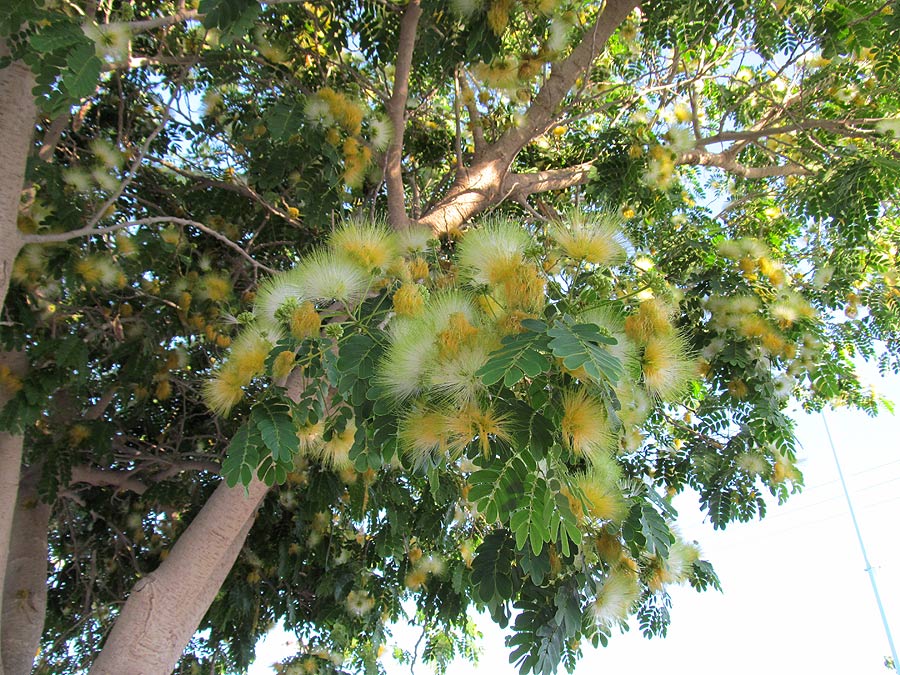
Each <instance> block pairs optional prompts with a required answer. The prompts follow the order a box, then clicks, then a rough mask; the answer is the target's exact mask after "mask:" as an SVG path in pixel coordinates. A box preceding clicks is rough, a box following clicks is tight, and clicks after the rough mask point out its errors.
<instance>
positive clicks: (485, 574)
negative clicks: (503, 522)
mask: <svg viewBox="0 0 900 675" xmlns="http://www.w3.org/2000/svg"><path fill="white" fill-rule="evenodd" d="M511 544H512V539H511V537H510V536H509V532H508V531H507V530H495V531H494V532H491V533H490V534H489V535H488V536H486V537H485V538H484V541H483V542H482V543H481V545H480V546H479V547H478V548H477V549H475V558H474V559H473V560H472V583H474V584H475V587H476V588H477V589H478V597H479V598H481V600H482V601H484V602H491V601H502V600H509V599H511V598H512V597H513V595H514V593H515V586H516V584H517V583H518V579H517V575H516V573H515V568H514V567H513V564H514V562H515V558H516V557H515V552H514V551H513V548H512V545H511Z"/></svg>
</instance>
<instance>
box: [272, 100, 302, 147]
mask: <svg viewBox="0 0 900 675" xmlns="http://www.w3.org/2000/svg"><path fill="white" fill-rule="evenodd" d="M303 119H304V115H303V107H302V106H301V105H300V104H298V103H293V104H290V103H277V104H275V105H274V106H273V107H272V109H271V110H270V111H269V115H268V123H267V124H266V127H267V128H268V130H269V134H270V135H271V137H272V138H273V139H274V140H276V141H286V140H287V139H288V138H290V136H291V135H292V134H294V133H297V131H298V130H299V129H300V125H301V123H302V121H303Z"/></svg>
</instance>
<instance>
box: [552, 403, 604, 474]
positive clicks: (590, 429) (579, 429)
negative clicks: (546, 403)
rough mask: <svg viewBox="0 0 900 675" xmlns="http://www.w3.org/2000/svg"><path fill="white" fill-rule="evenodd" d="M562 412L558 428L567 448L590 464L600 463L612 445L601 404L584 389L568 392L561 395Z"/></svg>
mask: <svg viewBox="0 0 900 675" xmlns="http://www.w3.org/2000/svg"><path fill="white" fill-rule="evenodd" d="M562 410H563V417H562V422H561V424H560V426H561V428H562V435H563V443H564V444H565V445H566V447H567V448H569V449H570V450H571V451H572V452H573V453H575V454H576V455H578V456H583V457H585V458H586V459H588V461H590V462H591V463H594V462H595V461H596V462H600V461H602V458H603V456H604V455H605V454H606V453H607V452H608V451H609V450H611V449H612V447H613V445H614V444H615V436H614V435H613V433H612V429H610V426H609V419H608V417H607V415H606V409H605V408H604V406H603V404H602V403H600V401H598V400H596V399H595V398H593V397H592V396H590V395H589V394H588V393H587V392H586V391H585V390H584V389H577V390H569V391H567V392H565V393H564V394H563V399H562Z"/></svg>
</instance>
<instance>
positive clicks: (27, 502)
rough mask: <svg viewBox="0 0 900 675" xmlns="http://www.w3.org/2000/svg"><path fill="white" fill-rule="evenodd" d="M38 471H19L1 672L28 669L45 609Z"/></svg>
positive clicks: (18, 674) (44, 509)
mask: <svg viewBox="0 0 900 675" xmlns="http://www.w3.org/2000/svg"><path fill="white" fill-rule="evenodd" d="M38 476H39V471H38V470H37V469H35V468H32V469H31V470H29V471H26V472H23V475H22V479H21V481H20V483H19V498H18V500H17V502H16V513H15V517H14V519H13V527H12V539H11V541H10V546H9V560H8V561H7V563H6V579H5V583H4V589H3V620H2V623H0V626H2V629H0V630H2V635H0V639H2V648H3V670H4V672H6V673H8V675H25V674H27V673H30V672H31V669H32V667H33V665H34V657H35V654H37V651H38V647H39V645H40V641H41V632H42V631H43V628H44V613H45V610H46V608H47V531H48V528H49V523H50V514H51V512H52V508H51V507H50V505H49V504H46V503H44V502H42V501H41V500H40V497H39V496H38V492H37V481H38Z"/></svg>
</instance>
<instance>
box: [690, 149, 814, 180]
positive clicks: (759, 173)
mask: <svg viewBox="0 0 900 675" xmlns="http://www.w3.org/2000/svg"><path fill="white" fill-rule="evenodd" d="M675 163H676V164H687V165H693V166H714V167H716V168H719V169H723V170H724V171H727V172H728V173H732V174H734V175H736V176H741V177H743V178H773V177H776V176H811V175H813V172H812V171H810V170H809V169H807V168H806V167H805V166H802V165H800V164H795V163H793V162H789V163H787V164H770V165H768V166H746V165H744V164H741V163H740V162H738V161H737V160H736V159H734V157H732V156H731V155H730V154H728V153H713V152H706V151H704V150H691V151H689V152H685V153H682V154H681V155H680V156H679V157H678V158H677V159H676V160H675Z"/></svg>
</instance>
